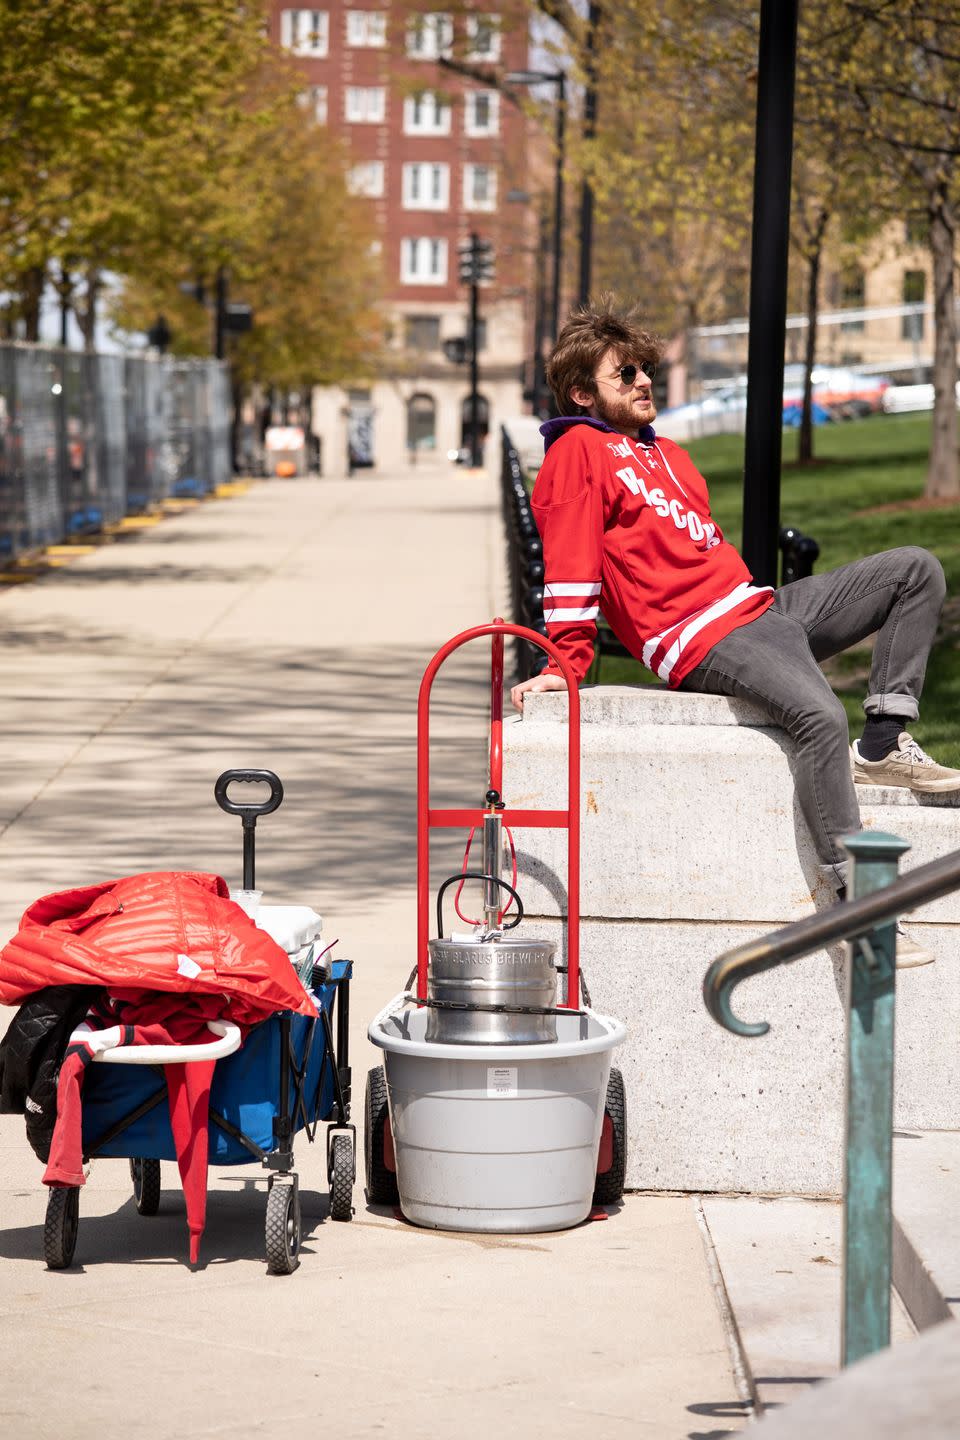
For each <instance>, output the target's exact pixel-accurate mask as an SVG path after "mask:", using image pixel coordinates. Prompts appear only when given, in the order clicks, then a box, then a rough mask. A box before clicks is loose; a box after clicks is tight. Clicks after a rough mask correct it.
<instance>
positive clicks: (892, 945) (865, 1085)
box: [840, 830, 910, 1365]
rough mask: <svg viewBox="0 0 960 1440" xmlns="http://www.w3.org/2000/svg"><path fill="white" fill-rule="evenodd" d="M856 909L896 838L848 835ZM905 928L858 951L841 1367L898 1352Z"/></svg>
mask: <svg viewBox="0 0 960 1440" xmlns="http://www.w3.org/2000/svg"><path fill="white" fill-rule="evenodd" d="M843 843H844V846H845V848H846V850H847V853H848V854H849V855H850V857H851V859H852V862H853V863H852V867H851V868H852V877H851V882H850V884H851V890H852V896H853V899H854V900H859V899H861V898H862V897H863V896H865V895H871V894H872V893H873V892H874V891H875V890H882V889H884V888H885V887H886V886H887V885H892V884H893V882H894V880H896V878H897V867H898V863H899V859H900V856H901V855H903V854H904V852H905V851H907V850H909V849H910V846H909V845H908V844H907V842H906V841H905V840H900V839H898V838H897V836H896V835H885V834H882V833H881V832H879V831H870V830H864V831H862V832H861V833H860V834H859V835H848V836H846V837H845V839H844V842H843ZM896 949H897V926H896V921H895V920H893V919H891V920H886V921H883V922H882V923H881V924H879V925H877V926H876V928H875V929H873V930H871V931H870V932H869V934H867V935H865V936H860V937H858V938H857V939H854V940H851V942H850V958H849V963H848V967H847V968H848V983H847V1103H846V1134H845V1142H846V1143H845V1146H844V1181H843V1194H844V1205H843V1317H842V1325H841V1339H840V1363H841V1365H852V1364H853V1362H854V1361H855V1360H862V1359H863V1358H864V1356H866V1355H872V1354H873V1353H874V1352H875V1351H877V1350H883V1349H884V1348H885V1347H886V1346H888V1345H889V1344H890V1283H891V1274H892V1219H891V1188H892V1157H893V1040H894V1012H895V1002H896V986H895V977H896V969H895V962H896Z"/></svg>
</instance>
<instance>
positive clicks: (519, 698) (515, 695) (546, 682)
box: [510, 675, 567, 713]
mask: <svg viewBox="0 0 960 1440" xmlns="http://www.w3.org/2000/svg"><path fill="white" fill-rule="evenodd" d="M566 688H567V682H566V680H564V678H563V676H562V675H534V676H533V678H532V679H530V680H524V682H523V684H522V685H514V687H513V689H512V690H511V691H510V699H511V700H512V701H513V707H514V709H515V710H519V711H521V713H522V711H523V697H524V695H529V694H531V693H532V692H533V691H539V690H566Z"/></svg>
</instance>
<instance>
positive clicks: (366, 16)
mask: <svg viewBox="0 0 960 1440" xmlns="http://www.w3.org/2000/svg"><path fill="white" fill-rule="evenodd" d="M386 43H387V12H386V11H385V10H348V11H347V44H348V45H357V46H365V47H367V48H373V49H381V48H382V47H383V46H384V45H386Z"/></svg>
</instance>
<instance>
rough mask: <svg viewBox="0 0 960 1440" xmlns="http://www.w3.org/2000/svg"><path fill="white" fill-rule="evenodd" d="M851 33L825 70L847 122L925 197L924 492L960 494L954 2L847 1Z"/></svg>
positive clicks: (958, 118) (958, 45) (908, 189)
mask: <svg viewBox="0 0 960 1440" xmlns="http://www.w3.org/2000/svg"><path fill="white" fill-rule="evenodd" d="M844 9H845V12H846V14H845V20H846V25H847V27H848V28H849V30H850V33H851V35H852V36H853V37H854V43H852V44H851V45H850V47H849V54H848V56H847V58H846V60H845V61H844V62H843V63H841V64H839V65H836V66H832V67H829V68H828V69H827V70H826V71H825V75H824V80H825V83H831V84H832V85H833V86H834V87H835V89H836V91H837V94H838V97H841V98H842V100H843V102H844V104H845V106H846V107H847V115H848V126H849V129H850V131H851V132H852V134H853V135H854V136H855V137H856V138H857V140H858V142H859V143H860V145H861V146H862V147H863V149H864V150H865V152H866V153H867V155H868V156H869V158H870V159H871V160H872V161H873V162H874V163H875V164H877V165H879V166H882V167H883V169H884V171H885V173H886V175H887V177H888V178H889V180H890V182H891V184H892V185H893V186H894V187H896V189H897V191H898V192H899V195H900V198H901V204H902V210H901V213H903V211H905V210H908V209H911V208H913V207H914V205H915V204H916V199H917V197H918V196H922V197H923V202H924V204H925V208H926V214H927V219H928V223H929V243H930V251H931V256H932V261H933V290H934V296H933V321H934V355H933V385H934V409H933V432H932V436H931V446H930V460H929V465H928V470H927V481H926V494H927V495H928V496H929V497H930V498H933V499H938V498H950V499H956V498H960V469H958V464H957V416H956V399H955V394H956V382H957V321H956V304H955V291H954V268H955V264H956V235H957V221H958V194H957V186H958V168H957V162H958V157H960V14H958V12H957V9H956V6H955V5H954V4H953V3H952V0H898V3H897V4H896V5H892V4H890V3H887V0H846V3H845V6H844Z"/></svg>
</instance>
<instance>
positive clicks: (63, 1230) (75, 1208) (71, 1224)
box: [43, 1185, 80, 1270]
mask: <svg viewBox="0 0 960 1440" xmlns="http://www.w3.org/2000/svg"><path fill="white" fill-rule="evenodd" d="M79 1223H80V1187H79V1186H78V1185H53V1186H51V1187H50V1193H49V1194H48V1195H47V1215H46V1219H45V1220H44V1222H43V1258H44V1260H46V1262H47V1269H48V1270H66V1268H67V1266H68V1265H69V1264H70V1262H71V1260H72V1259H73V1252H74V1250H75V1249H76V1246H77V1227H78V1225H79Z"/></svg>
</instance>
